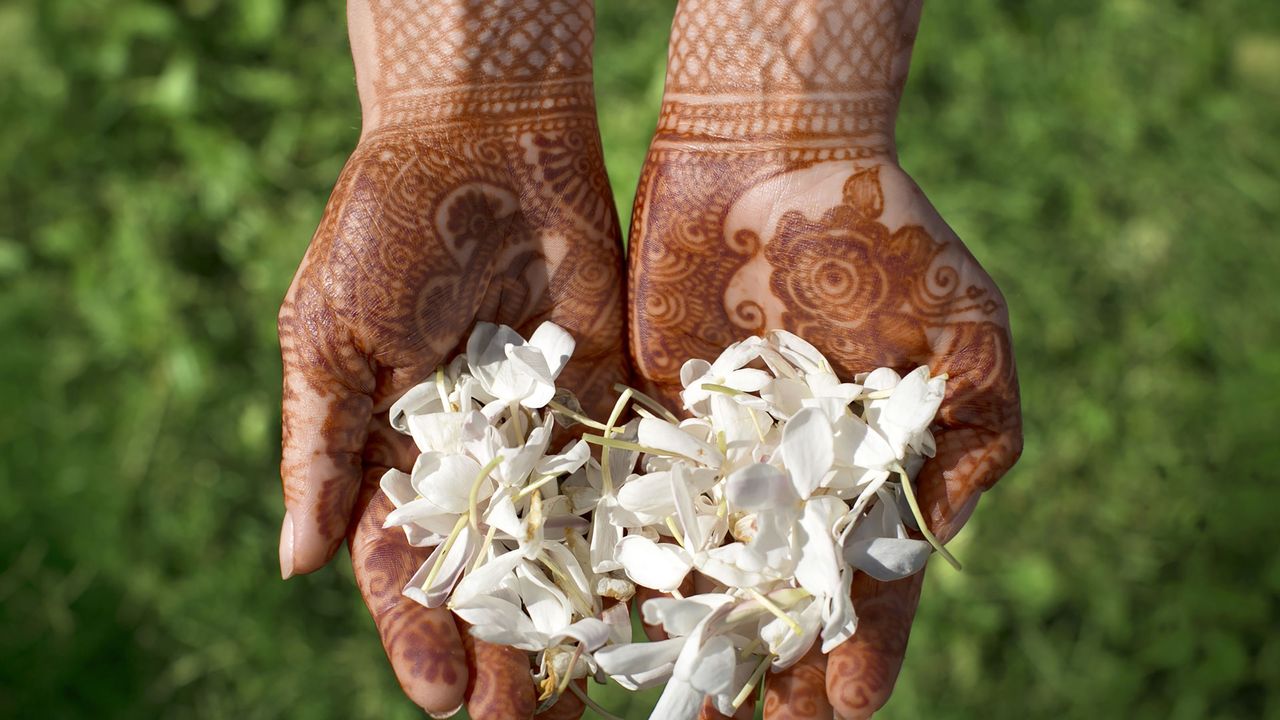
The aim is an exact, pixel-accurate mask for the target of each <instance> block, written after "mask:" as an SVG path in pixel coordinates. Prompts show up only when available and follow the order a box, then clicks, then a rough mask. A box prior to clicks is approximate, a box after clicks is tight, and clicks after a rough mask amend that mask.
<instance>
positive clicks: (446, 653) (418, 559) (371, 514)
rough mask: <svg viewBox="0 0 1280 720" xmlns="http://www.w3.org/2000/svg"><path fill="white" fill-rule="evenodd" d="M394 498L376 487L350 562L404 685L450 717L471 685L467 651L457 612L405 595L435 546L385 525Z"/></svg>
mask: <svg viewBox="0 0 1280 720" xmlns="http://www.w3.org/2000/svg"><path fill="white" fill-rule="evenodd" d="M383 471H384V468H380V467H371V468H370V469H369V470H367V471H366V474H365V483H366V486H369V487H376V483H377V482H378V479H379V478H381V476H382V473H383ZM390 510H391V501H390V500H388V499H387V496H386V495H384V494H383V493H382V492H381V491H375V492H374V493H373V494H372V497H371V498H370V500H369V503H368V506H367V508H366V509H365V511H364V512H363V513H362V514H361V517H360V520H359V522H358V523H357V524H356V526H355V528H354V529H353V531H352V536H351V565H352V567H353V568H354V570H355V576H356V583H357V584H358V585H359V586H360V594H361V595H362V596H363V597H364V601H365V604H366V605H367V606H368V607H369V613H370V614H371V615H372V616H373V622H374V624H375V625H376V626H377V628H378V634H379V635H381V637H382V646H383V648H384V649H385V650H386V652H387V659H389V660H390V661H391V667H392V669H394V670H395V673H396V679H397V680H399V681H400V687H402V688H404V692H405V694H406V695H408V696H409V699H411V700H413V702H414V703H416V704H417V705H418V706H419V707H421V708H422V709H423V710H425V711H427V712H428V713H430V714H432V715H435V716H441V717H447V716H448V715H451V714H453V713H454V712H455V711H457V709H458V708H459V707H461V705H462V698H463V693H464V691H465V690H466V687H467V680H468V674H467V664H466V654H465V653H464V651H463V648H462V642H461V638H459V637H458V630H457V627H456V626H455V625H454V622H453V616H452V614H451V613H449V611H447V610H444V609H439V608H437V609H430V608H426V607H423V606H422V605H419V604H418V603H417V602H414V601H413V600H410V599H409V598H407V597H405V596H404V595H403V594H401V590H402V589H403V588H404V586H405V584H406V583H407V582H408V581H409V578H410V577H411V576H412V575H413V573H414V572H416V571H417V570H418V568H419V567H420V566H421V564H422V562H423V561H424V560H426V558H427V556H428V555H429V554H430V548H416V547H413V546H411V545H409V543H408V540H407V539H406V538H405V536H404V533H403V532H401V531H400V530H399V529H398V528H393V529H389V530H388V529H383V527H382V523H383V521H384V520H385V518H386V516H387V513H388V512H390Z"/></svg>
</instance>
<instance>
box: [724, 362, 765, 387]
mask: <svg viewBox="0 0 1280 720" xmlns="http://www.w3.org/2000/svg"><path fill="white" fill-rule="evenodd" d="M772 379H773V376H772V375H770V374H769V373H767V372H765V371H764V370H756V369H754V368H744V369H742V370H734V371H733V372H731V373H729V374H728V375H726V376H725V378H724V383H723V385H724V386H725V387H731V388H733V389H734V390H741V391H742V392H759V391H760V389H761V388H763V387H765V386H766V385H768V384H769V381H770V380H772Z"/></svg>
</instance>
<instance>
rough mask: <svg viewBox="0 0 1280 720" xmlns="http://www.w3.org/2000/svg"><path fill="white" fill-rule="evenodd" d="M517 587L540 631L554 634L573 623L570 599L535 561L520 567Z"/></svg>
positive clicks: (517, 573)
mask: <svg viewBox="0 0 1280 720" xmlns="http://www.w3.org/2000/svg"><path fill="white" fill-rule="evenodd" d="M516 587H517V588H519V592H520V599H521V600H523V601H524V606H525V609H526V610H527V611H528V613H529V619H530V620H532V621H533V626H534V627H535V628H537V629H538V632H540V633H543V634H544V635H551V634H553V633H558V632H563V631H564V630H565V628H567V627H568V626H569V623H570V621H571V620H572V619H573V613H572V611H571V610H570V609H569V599H568V598H566V597H565V595H564V593H562V592H560V588H558V587H556V586H555V584H554V583H552V582H551V580H549V579H548V578H547V576H546V575H545V574H543V572H542V571H541V570H539V569H538V568H537V566H535V565H534V564H533V563H530V562H523V563H521V564H520V565H518V566H516Z"/></svg>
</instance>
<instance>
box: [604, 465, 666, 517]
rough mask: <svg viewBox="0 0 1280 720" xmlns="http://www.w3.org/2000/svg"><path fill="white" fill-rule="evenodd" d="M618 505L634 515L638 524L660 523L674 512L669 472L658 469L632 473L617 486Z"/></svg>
mask: <svg viewBox="0 0 1280 720" xmlns="http://www.w3.org/2000/svg"><path fill="white" fill-rule="evenodd" d="M618 506H619V507H621V508H622V509H624V510H626V511H627V512H629V513H631V514H633V515H635V516H636V518H637V519H639V520H640V524H643V525H649V524H652V523H660V522H662V519H663V518H665V517H667V516H668V515H671V514H673V513H675V511H676V505H675V499H674V498H672V497H671V473H670V471H659V472H652V473H648V474H647V475H632V476H631V477H629V478H627V481H626V482H625V483H624V484H623V485H622V487H620V488H618Z"/></svg>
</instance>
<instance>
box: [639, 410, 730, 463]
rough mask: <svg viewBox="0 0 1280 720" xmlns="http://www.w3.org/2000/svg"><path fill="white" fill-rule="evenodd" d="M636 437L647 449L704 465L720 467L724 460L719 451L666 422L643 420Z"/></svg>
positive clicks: (652, 419)
mask: <svg viewBox="0 0 1280 720" xmlns="http://www.w3.org/2000/svg"><path fill="white" fill-rule="evenodd" d="M636 437H637V440H638V442H639V443H640V444H641V445H644V446H645V447H651V448H654V449H657V450H661V451H664V452H667V453H672V454H675V455H679V456H682V457H686V458H689V459H690V460H694V461H696V462H699V463H701V464H703V465H712V466H715V465H719V463H720V461H721V460H722V459H723V456H721V455H720V451H719V450H717V449H715V448H714V447H712V446H711V445H709V444H707V443H705V442H703V441H701V440H699V439H698V438H696V437H694V436H693V435H691V434H689V433H687V432H685V431H683V430H681V429H680V428H678V427H676V426H675V425H672V424H671V423H669V422H667V421H665V420H657V419H654V418H641V419H640V423H639V425H638V426H637V433H636Z"/></svg>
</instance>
